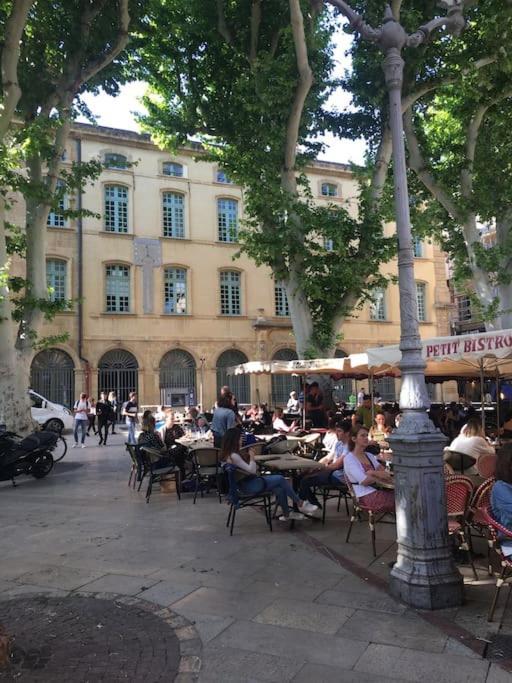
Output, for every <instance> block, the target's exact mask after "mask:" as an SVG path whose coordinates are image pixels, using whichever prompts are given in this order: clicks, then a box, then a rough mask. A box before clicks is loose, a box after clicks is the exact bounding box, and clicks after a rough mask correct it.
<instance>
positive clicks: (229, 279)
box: [220, 270, 242, 315]
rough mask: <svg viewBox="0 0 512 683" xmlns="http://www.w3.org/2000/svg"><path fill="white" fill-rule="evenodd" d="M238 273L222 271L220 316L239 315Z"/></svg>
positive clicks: (240, 310)
mask: <svg viewBox="0 0 512 683" xmlns="http://www.w3.org/2000/svg"><path fill="white" fill-rule="evenodd" d="M241 312H242V309H241V304H240V273H237V272H236V271H234V270H224V271H223V272H222V273H221V274H220V313H221V315H240V313H241Z"/></svg>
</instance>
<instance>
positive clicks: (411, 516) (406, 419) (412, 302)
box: [329, 0, 465, 609]
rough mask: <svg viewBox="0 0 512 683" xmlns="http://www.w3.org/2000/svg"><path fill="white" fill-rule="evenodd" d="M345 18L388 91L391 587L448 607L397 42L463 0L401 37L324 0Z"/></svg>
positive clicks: (450, 566)
mask: <svg viewBox="0 0 512 683" xmlns="http://www.w3.org/2000/svg"><path fill="white" fill-rule="evenodd" d="M329 1H330V2H331V4H333V5H334V6H336V7H337V8H338V9H339V10H341V12H342V13H343V14H344V15H345V16H346V17H347V18H348V20H349V22H350V24H351V26H352V28H354V29H355V30H356V31H357V32H359V33H360V35H361V36H362V37H363V38H364V39H366V40H369V41H371V42H373V43H376V44H377V45H378V46H379V47H380V49H381V50H382V51H383V52H384V54H385V59H384V64H383V68H384V75H385V79H386V85H387V89H388V94H389V105H390V128H391V133H392V139H393V169H394V189H395V213H396V226H397V235H398V279H399V290H400V349H401V351H402V359H401V362H400V370H401V374H402V388H401V391H400V408H401V410H402V413H403V417H402V419H401V421H400V427H399V429H398V430H397V432H396V434H395V435H393V436H392V437H391V438H390V441H391V442H392V446H393V453H394V457H393V462H394V468H395V495H396V509H397V541H398V557H397V561H396V564H395V566H394V567H393V569H392V571H391V578H390V581H391V589H392V591H393V593H394V594H395V595H396V596H397V597H399V598H400V599H401V600H403V601H405V602H406V603H408V604H410V605H413V606H414V607H418V608H422V609H438V608H442V607H453V606H456V605H460V604H461V603H462V596H463V580H462V577H461V575H460V573H459V572H458V570H457V568H456V567H455V564H454V562H453V560H452V557H451V553H450V548H449V543H448V526H447V516H446V502H445V492H444V476H443V459H442V448H443V446H444V444H445V443H446V439H445V437H444V436H443V435H442V434H441V433H440V432H439V430H437V429H436V428H435V427H434V425H433V424H432V422H431V421H430V419H429V417H428V415H427V412H426V411H427V409H428V407H429V405H430V401H429V398H428V394H427V388H426V385H425V362H424V361H423V359H422V355H421V341H420V334H419V326H418V313H417V300H416V285H415V281H414V267H413V264H414V253H413V243H412V236H411V224H410V213H409V193H408V187H407V175H406V162H405V145H404V129H403V120H402V82H403V70H404V61H403V59H402V56H401V52H402V49H403V48H404V47H406V46H407V47H418V46H419V45H421V44H422V43H425V42H426V41H427V40H428V39H429V38H430V36H431V35H432V33H433V32H434V31H436V30H437V29H439V28H443V29H444V32H445V33H450V34H458V33H460V31H461V30H462V29H463V28H464V25H465V21H464V17H463V2H464V0H445V1H444V2H440V3H439V4H440V6H442V7H443V8H445V9H447V14H446V16H445V17H439V18H435V19H433V20H432V21H431V22H429V23H427V24H425V25H424V26H421V27H420V28H419V29H418V30H417V31H416V32H415V33H413V34H411V35H408V34H407V33H406V31H405V29H404V28H403V27H402V26H401V24H400V23H399V22H398V21H396V19H395V18H394V16H393V13H392V11H391V8H390V7H389V6H387V7H386V11H385V17H384V21H383V24H382V26H380V27H379V28H376V29H375V28H372V27H370V26H368V25H367V24H365V22H364V21H363V19H362V17H361V16H360V15H359V14H358V13H357V12H355V11H354V10H353V9H352V8H351V7H350V6H349V5H347V3H346V2H344V0H329Z"/></svg>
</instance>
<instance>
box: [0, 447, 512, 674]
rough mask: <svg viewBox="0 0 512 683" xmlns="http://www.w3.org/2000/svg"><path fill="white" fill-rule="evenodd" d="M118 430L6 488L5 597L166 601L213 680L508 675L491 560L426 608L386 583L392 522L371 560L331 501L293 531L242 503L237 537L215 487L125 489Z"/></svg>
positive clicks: (361, 529) (361, 528)
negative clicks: (494, 646) (179, 493)
mask: <svg viewBox="0 0 512 683" xmlns="http://www.w3.org/2000/svg"><path fill="white" fill-rule="evenodd" d="M123 440H124V435H119V436H116V437H113V438H112V442H111V443H109V445H108V447H106V448H98V447H93V446H92V445H90V444H92V439H88V447H87V448H85V449H83V450H81V449H77V450H74V449H73V450H72V449H70V450H69V452H68V454H67V455H66V457H65V458H64V460H63V461H62V462H61V463H58V464H57V465H56V466H55V468H54V471H53V472H52V473H51V474H50V475H49V476H48V477H47V478H46V479H43V480H40V481H36V480H34V479H29V478H27V479H18V482H19V484H20V485H19V487H17V488H12V487H11V486H10V485H9V483H2V484H0V516H1V519H2V524H3V529H2V531H3V533H2V547H1V559H0V600H3V599H6V598H8V597H14V596H19V595H24V596H28V597H29V596H30V595H31V594H45V595H54V596H69V595H73V594H75V593H79V594H80V595H84V594H88V593H91V594H93V593H97V592H100V593H105V594H107V593H116V594H122V595H127V596H135V597H138V598H143V599H145V600H147V601H149V602H151V603H154V604H155V605H158V606H160V607H168V606H169V607H171V609H172V610H173V611H174V612H177V613H179V614H182V615H183V616H184V617H186V618H187V619H188V620H190V621H192V622H194V623H195V625H196V628H197V630H198V631H199V634H200V637H201V639H202V643H203V650H202V670H201V674H200V680H201V681H204V682H206V681H208V682H210V681H211V682H219V683H226V682H229V681H233V682H243V681H251V682H252V683H255V682H258V681H276V682H281V681H294V682H296V683H297V682H302V681H308V682H309V681H322V682H323V683H325V682H327V683H328V682H329V681H337V682H339V681H354V682H355V681H357V682H369V683H371V682H373V681H379V682H384V683H385V682H386V681H402V680H403V681H428V682H432V681H435V682H436V683H442V682H443V681H450V682H451V683H456V682H458V681H471V682H473V681H474V682H475V683H476V682H478V683H480V682H484V681H485V682H487V683H502V681H512V674H509V673H507V672H506V671H504V670H503V669H502V668H500V667H499V666H498V665H497V664H496V663H493V662H490V661H489V660H487V659H484V658H482V657H481V656H480V654H479V652H480V653H483V652H484V650H485V644H486V642H485V641H486V640H489V639H490V637H492V635H493V634H494V633H496V632H498V631H499V633H500V634H501V635H505V636H508V635H511V634H512V621H510V620H509V618H508V612H504V610H505V604H506V602H507V599H508V592H509V591H508V589H505V590H503V591H502V592H503V595H502V597H501V600H500V605H499V608H498V610H497V613H496V619H495V622H494V623H493V624H491V625H488V624H487V622H486V619H485V614H486V610H487V607H488V604H489V600H490V595H491V592H492V587H493V582H492V581H490V580H488V579H487V578H486V577H485V572H484V571H482V572H480V574H481V581H479V582H476V583H472V584H470V585H468V586H467V603H466V605H465V606H464V607H462V608H460V609H457V610H446V611H445V612H443V613H441V614H440V613H435V614H434V615H431V614H427V615H421V614H418V613H417V612H416V611H414V610H411V609H408V608H407V607H406V606H405V605H402V604H400V603H397V602H396V601H395V600H394V599H393V598H391V597H390V596H389V595H388V594H387V593H386V592H385V590H382V587H384V588H385V580H386V577H387V574H388V572H389V568H388V563H389V561H390V560H392V559H393V556H394V552H395V551H394V527H393V526H387V527H379V528H378V530H377V538H378V550H379V555H378V557H377V558H376V559H375V560H374V559H373V558H372V557H371V551H370V544H369V539H368V529H367V527H366V526H365V524H358V525H356V528H355V530H354V533H353V540H351V542H350V544H348V545H347V544H345V542H344V539H345V533H346V529H347V518H346V515H345V512H344V511H343V510H342V511H341V512H340V513H337V512H336V509H335V505H334V504H333V505H332V507H330V508H329V511H328V515H327V523H326V525H325V527H322V525H321V523H319V522H316V521H311V520H307V521H305V522H300V523H297V525H296V530H295V532H292V531H290V530H289V528H288V525H283V524H280V523H279V522H277V521H276V524H275V527H276V528H275V530H274V532H273V533H269V531H268V530H267V528H266V525H265V522H264V518H263V516H262V515H260V514H259V513H258V512H256V511H254V510H243V511H241V512H240V513H239V514H238V515H237V521H236V527H235V533H234V536H233V537H230V536H229V534H228V531H227V529H226V526H225V523H226V517H227V507H226V506H225V505H224V504H222V505H221V504H219V503H218V500H217V498H216V497H215V495H213V494H212V495H209V496H205V497H204V498H203V499H200V498H199V499H198V501H197V504H196V505H193V504H192V498H191V496H188V495H184V496H183V497H182V500H181V502H178V501H177V499H176V496H175V495H174V494H163V493H160V492H159V489H158V486H157V487H156V488H155V490H154V493H153V496H152V498H151V501H150V503H149V504H148V505H147V504H146V503H145V499H144V494H143V491H141V492H140V493H138V492H137V491H133V490H132V489H130V488H128V486H127V481H128V474H129V469H130V461H129V458H128V456H127V455H125V453H124V446H123ZM94 443H96V440H95V439H94ZM351 563H355V564H356V565H357V566H358V567H360V571H359V572H356V573H354V572H352V571H350V569H353V565H352V564H351ZM365 571H366V572H367V576H366V580H365V577H364V572H365ZM464 571H466V570H464ZM467 575H468V577H469V576H470V572H468V573H467ZM379 580H380V581H381V583H382V586H381V585H380V584H379ZM465 643H466V644H468V645H470V646H471V647H466V646H465ZM480 645H481V647H480ZM98 676H99V674H98ZM18 680H22V679H18ZM42 680H44V679H42ZM91 680H100V678H97V679H94V678H91ZM128 680H129V679H128ZM132 680H141V681H142V680H145V681H151V678H150V677H146V678H144V676H143V672H140V673H138V674H137V676H136V677H135V678H132Z"/></svg>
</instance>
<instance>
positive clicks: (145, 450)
mask: <svg viewBox="0 0 512 683" xmlns="http://www.w3.org/2000/svg"><path fill="white" fill-rule="evenodd" d="M139 450H140V452H141V453H142V455H143V457H144V458H145V459H146V461H147V462H148V463H154V462H157V461H158V460H160V458H161V457H162V455H163V454H162V453H161V452H160V451H159V450H158V448H152V447H151V446H139Z"/></svg>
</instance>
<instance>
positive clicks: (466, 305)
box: [457, 296, 473, 323]
mask: <svg viewBox="0 0 512 683" xmlns="http://www.w3.org/2000/svg"><path fill="white" fill-rule="evenodd" d="M457 314H458V318H457V319H458V321H459V322H461V323H463V322H468V321H469V320H471V319H472V317H473V316H472V314H471V299H470V298H469V296H459V297H457Z"/></svg>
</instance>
